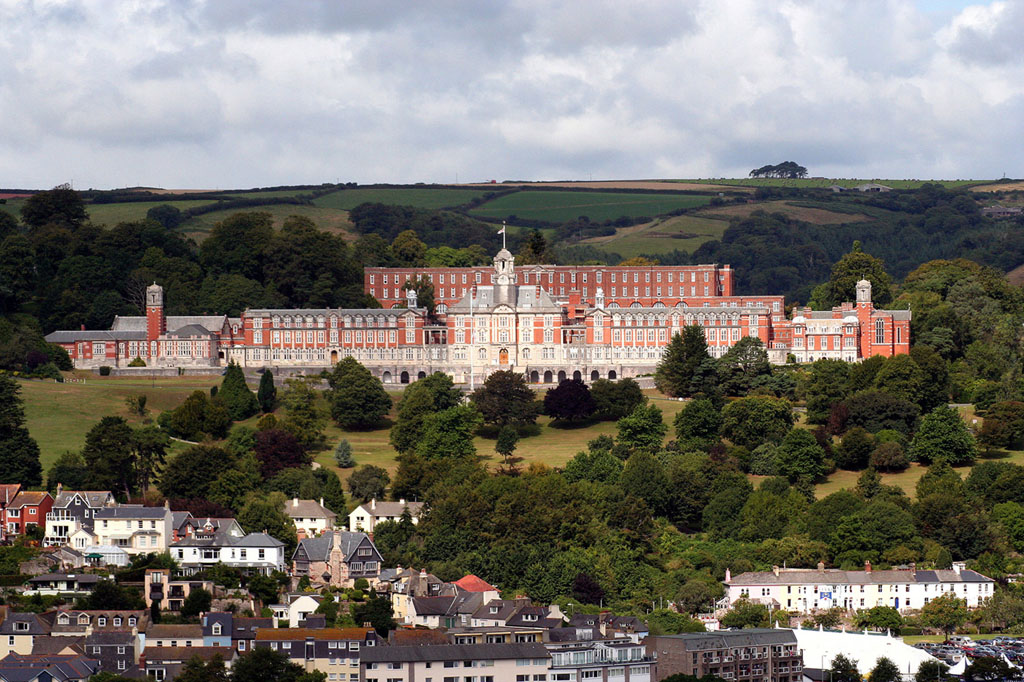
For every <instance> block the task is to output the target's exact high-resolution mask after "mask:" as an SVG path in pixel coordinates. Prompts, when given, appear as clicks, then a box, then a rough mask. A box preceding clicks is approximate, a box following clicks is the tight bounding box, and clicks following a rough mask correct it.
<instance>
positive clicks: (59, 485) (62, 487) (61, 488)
mask: <svg viewBox="0 0 1024 682" xmlns="http://www.w3.org/2000/svg"><path fill="white" fill-rule="evenodd" d="M61 490H64V486H63V485H62V484H60V483H58V484H57V494H58V495H60V491H61Z"/></svg>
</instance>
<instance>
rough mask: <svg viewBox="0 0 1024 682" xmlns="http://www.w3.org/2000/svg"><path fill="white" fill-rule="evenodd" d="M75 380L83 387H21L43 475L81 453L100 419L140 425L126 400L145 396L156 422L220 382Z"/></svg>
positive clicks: (51, 384)
mask: <svg viewBox="0 0 1024 682" xmlns="http://www.w3.org/2000/svg"><path fill="white" fill-rule="evenodd" d="M76 374H77V375H78V376H79V377H84V378H85V382H84V383H63V384H58V383H56V382H54V381H27V380H24V381H19V383H20V384H21V397H22V399H23V400H24V402H25V419H26V422H27V424H28V430H29V433H30V434H31V435H32V437H33V438H35V440H36V442H37V443H39V450H40V459H41V460H42V464H43V470H44V471H45V470H46V469H48V468H49V467H50V465H51V464H52V463H53V462H54V460H56V459H57V457H59V456H60V455H61V454H62V453H64V452H66V451H68V450H81V449H82V446H83V445H85V434H86V433H88V431H89V429H91V428H92V427H93V425H94V424H96V422H98V421H99V420H100V419H101V418H102V417H105V416H108V415H113V416H119V417H124V418H125V419H127V420H128V421H129V422H131V423H132V424H134V425H140V424H141V423H142V420H141V419H140V418H139V417H135V416H132V415H129V413H128V409H127V407H126V406H125V404H124V400H125V398H127V397H128V396H130V395H145V396H146V400H147V407H149V409H150V417H151V418H155V417H156V415H157V414H159V413H160V412H162V411H163V410H168V409H173V408H174V407H177V406H178V405H179V404H180V403H181V402H182V401H184V400H185V398H186V397H187V396H188V394H189V393H191V392H192V391H195V390H201V391H208V390H210V386H214V385H219V384H220V381H221V378H220V377H219V376H216V377H171V378H160V379H141V378H117V377H100V376H96V375H94V374H92V373H90V372H79V373H76Z"/></svg>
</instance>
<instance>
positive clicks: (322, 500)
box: [320, 497, 324, 507]
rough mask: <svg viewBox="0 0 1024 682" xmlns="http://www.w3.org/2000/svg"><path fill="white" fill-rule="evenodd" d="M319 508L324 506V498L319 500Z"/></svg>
mask: <svg viewBox="0 0 1024 682" xmlns="http://www.w3.org/2000/svg"><path fill="white" fill-rule="evenodd" d="M320 506H321V507H322V506H324V498H322V497H321V498H320Z"/></svg>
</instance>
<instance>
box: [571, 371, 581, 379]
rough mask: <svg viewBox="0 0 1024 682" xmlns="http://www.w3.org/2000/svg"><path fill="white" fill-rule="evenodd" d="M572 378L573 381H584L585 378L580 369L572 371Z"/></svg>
mask: <svg viewBox="0 0 1024 682" xmlns="http://www.w3.org/2000/svg"><path fill="white" fill-rule="evenodd" d="M572 379H573V381H582V380H583V375H582V374H580V371H579V370H576V371H575V372H573V373H572Z"/></svg>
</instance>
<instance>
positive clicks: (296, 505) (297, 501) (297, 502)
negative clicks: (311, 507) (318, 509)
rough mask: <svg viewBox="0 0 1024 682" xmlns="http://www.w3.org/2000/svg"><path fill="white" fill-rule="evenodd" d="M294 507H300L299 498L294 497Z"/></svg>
mask: <svg viewBox="0 0 1024 682" xmlns="http://www.w3.org/2000/svg"><path fill="white" fill-rule="evenodd" d="M292 506H293V507H298V506H299V498H297V497H293V498H292Z"/></svg>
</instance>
